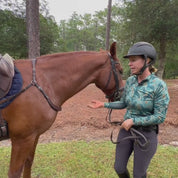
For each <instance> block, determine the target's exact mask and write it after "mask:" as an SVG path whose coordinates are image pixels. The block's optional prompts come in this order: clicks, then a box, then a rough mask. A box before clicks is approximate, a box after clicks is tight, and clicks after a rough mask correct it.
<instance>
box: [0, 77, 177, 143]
mask: <svg viewBox="0 0 178 178" xmlns="http://www.w3.org/2000/svg"><path fill="white" fill-rule="evenodd" d="M166 82H167V84H168V89H169V93H170V98H171V100H170V105H169V109H168V114H167V118H166V120H165V122H164V124H161V125H160V131H159V136H158V138H159V143H160V144H172V145H175V146H178V95H177V94H178V79H175V80H168V81H166ZM93 99H97V100H101V101H107V100H106V99H105V96H104V94H103V93H102V92H101V91H100V90H99V89H97V88H96V86H95V85H93V84H92V85H89V86H88V87H87V88H85V89H84V90H82V91H81V92H80V93H78V94H77V95H75V96H74V97H72V98H71V99H69V100H68V101H67V102H66V103H64V105H63V106H62V111H61V112H59V113H58V115H57V118H56V120H55V122H54V124H53V125H52V127H51V128H50V129H49V130H48V131H46V132H45V133H44V134H43V135H41V137H40V140H39V142H40V143H47V142H60V141H69V140H86V141H92V140H110V134H111V131H112V130H113V128H114V127H113V126H110V124H108V123H107V122H106V119H105V118H106V115H107V111H108V110H107V109H105V108H102V109H91V108H88V107H87V104H89V103H90V102H91V101H92V100H93ZM124 113H125V110H120V111H118V110H114V111H113V113H112V120H122V119H123V116H124ZM118 131H119V127H115V132H114V133H115V135H117V133H118ZM3 144H5V145H7V144H10V142H9V141H2V142H1V143H0V146H2V145H3Z"/></svg>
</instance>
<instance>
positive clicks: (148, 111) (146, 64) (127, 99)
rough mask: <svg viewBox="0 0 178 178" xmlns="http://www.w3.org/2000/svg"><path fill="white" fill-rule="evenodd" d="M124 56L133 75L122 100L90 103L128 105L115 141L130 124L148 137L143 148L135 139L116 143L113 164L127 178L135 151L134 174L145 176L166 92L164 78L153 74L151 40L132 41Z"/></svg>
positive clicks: (138, 177)
mask: <svg viewBox="0 0 178 178" xmlns="http://www.w3.org/2000/svg"><path fill="white" fill-rule="evenodd" d="M124 58H127V59H129V67H130V70H131V73H132V76H131V77H129V78H128V79H127V81H126V84H125V89H124V93H123V96H122V98H121V100H120V101H115V102H111V103H104V102H101V101H97V100H94V101H92V104H90V105H89V107H91V108H101V107H105V108H112V109H123V108H126V109H127V110H126V113H125V116H124V122H123V123H122V125H121V129H120V132H119V135H118V141H119V140H122V139H123V138H125V137H128V136H130V135H131V134H130V131H129V130H130V128H131V127H133V128H134V129H137V130H138V131H140V132H141V133H142V134H143V135H144V136H145V137H146V138H147V139H148V140H149V145H148V147H147V149H146V150H143V149H141V148H140V147H139V146H138V144H134V140H131V139H129V140H125V141H122V142H120V143H119V144H117V146H116V156H115V165H114V168H115V171H116V173H117V174H118V176H119V177H120V178H129V177H130V176H129V172H128V170H127V163H128V159H129V157H130V155H131V153H132V152H134V170H133V175H134V178H146V171H147V168H148V166H149V163H150V161H151V159H152V157H153V155H154V154H155V152H156V149H157V133H158V125H159V124H160V123H162V122H164V120H165V117H166V113H167V109H168V104H169V94H168V90H167V86H166V84H165V83H164V81H162V80H161V79H159V78H158V77H156V76H155V75H154V72H155V68H154V67H153V66H152V64H153V63H154V62H155V60H156V50H155V48H154V47H153V46H152V45H151V44H150V43H147V42H138V43H135V44H134V45H133V46H132V47H131V48H130V49H129V51H128V54H127V55H126V56H124Z"/></svg>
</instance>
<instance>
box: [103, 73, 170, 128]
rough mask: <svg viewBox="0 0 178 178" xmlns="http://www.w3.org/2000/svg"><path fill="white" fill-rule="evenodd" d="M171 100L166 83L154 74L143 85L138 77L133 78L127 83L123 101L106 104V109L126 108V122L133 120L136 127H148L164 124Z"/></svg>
mask: <svg viewBox="0 0 178 178" xmlns="http://www.w3.org/2000/svg"><path fill="white" fill-rule="evenodd" d="M169 100H170V99H169V94H168V89H167V86H166V83H165V82H164V81H163V80H161V79H159V78H158V77H156V76H155V75H154V74H151V75H149V76H148V77H147V78H146V79H145V80H143V81H142V82H141V83H138V81H137V76H131V77H129V78H128V79H127V81H126V84H125V89H124V93H123V96H122V98H121V100H120V101H116V102H111V103H105V104H104V107H106V108H112V109H124V108H126V109H127V110H126V113H125V116H124V120H126V119H133V122H134V125H142V126H148V125H156V124H160V123H162V122H164V120H165V118H166V113H167V109H168V104H169Z"/></svg>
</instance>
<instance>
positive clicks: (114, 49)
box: [110, 42, 117, 59]
mask: <svg viewBox="0 0 178 178" xmlns="http://www.w3.org/2000/svg"><path fill="white" fill-rule="evenodd" d="M110 54H111V56H112V57H113V58H114V59H115V58H117V57H116V42H113V43H112V44H111V46H110Z"/></svg>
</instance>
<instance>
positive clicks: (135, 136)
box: [106, 109, 149, 151]
mask: <svg viewBox="0 0 178 178" xmlns="http://www.w3.org/2000/svg"><path fill="white" fill-rule="evenodd" d="M111 113H112V109H109V110H108V113H107V116H106V121H107V122H108V123H109V124H111V125H114V126H121V125H122V123H123V122H122V121H111ZM114 130H115V129H113V130H112V132H111V135H110V140H111V142H112V143H113V144H119V143H121V142H122V141H125V140H129V139H132V140H134V141H135V144H138V146H139V147H140V148H141V150H143V151H146V150H147V149H148V146H149V141H148V139H147V138H146V137H145V136H144V135H143V134H142V133H141V132H139V131H138V130H136V129H134V128H133V127H131V128H130V130H129V132H130V134H131V136H128V137H125V138H123V139H121V140H117V141H114V140H113V133H114ZM141 139H142V140H143V141H142V142H143V143H142V142H141Z"/></svg>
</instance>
